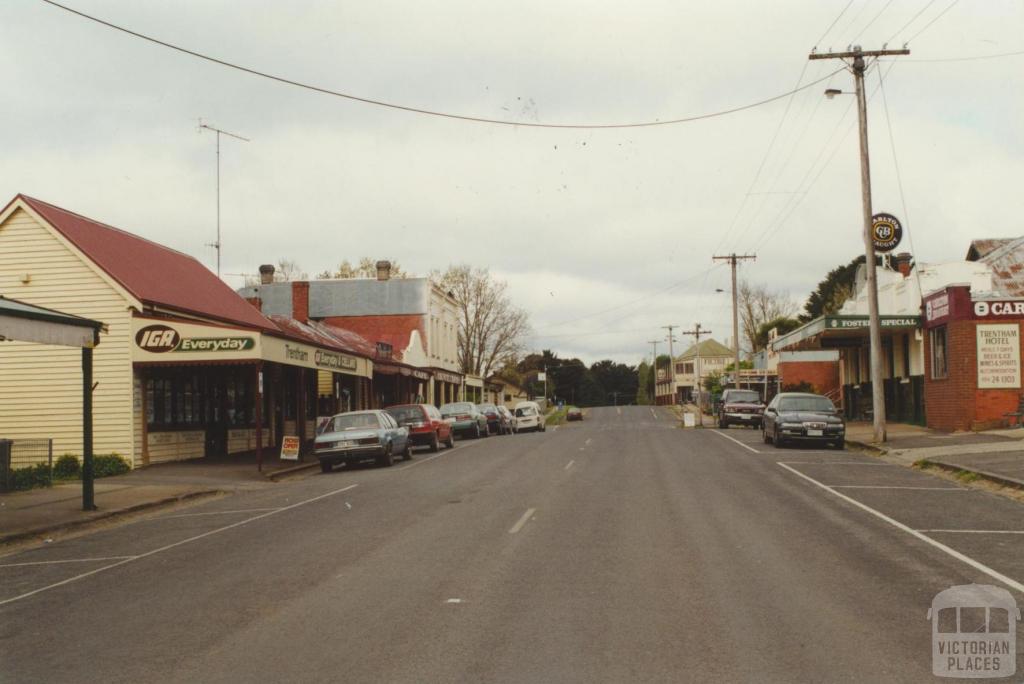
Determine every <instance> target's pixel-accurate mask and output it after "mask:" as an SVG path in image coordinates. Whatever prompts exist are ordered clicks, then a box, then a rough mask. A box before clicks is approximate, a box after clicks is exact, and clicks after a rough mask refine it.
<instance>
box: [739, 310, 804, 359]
mask: <svg viewBox="0 0 1024 684" xmlns="http://www.w3.org/2000/svg"><path fill="white" fill-rule="evenodd" d="M801 325H803V322H802V321H801V320H800V319H799V318H790V317H789V316H781V317H779V318H773V319H772V320H770V321H768V322H766V323H762V324H761V327H760V328H758V329H757V337H756V339H757V348H758V349H764V348H766V347H767V346H768V334H769V333H770V332H771V331H772V329H773V328H774V329H777V330H778V331H779V335H785V334H786V333H788V332H793V331H794V330H796V329H797V328H799V327H800V326H801ZM740 365H742V362H740Z"/></svg>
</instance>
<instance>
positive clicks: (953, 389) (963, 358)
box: [924, 320, 1024, 432]
mask: <svg viewBox="0 0 1024 684" xmlns="http://www.w3.org/2000/svg"><path fill="white" fill-rule="evenodd" d="M979 322H980V321H974V320H953V321H950V322H948V323H947V324H946V339H947V342H946V344H947V351H946V355H947V357H948V364H949V373H948V377H947V378H945V379H933V378H932V375H931V368H932V350H931V343H930V341H929V339H928V337H927V336H928V334H929V333H928V331H926V332H925V335H926V337H925V344H924V361H925V384H924V405H925V415H926V419H927V424H928V427H931V428H936V429H938V430H945V431H949V432H953V431H956V430H978V429H986V428H992V427H997V426H999V425H1001V424H1002V423H1003V414H1005V413H1010V412H1014V411H1016V410H1017V404H1018V401H1019V398H1020V394H1021V390H1020V389H981V390H980V389H978V361H977V333H976V332H975V326H976V325H977V323H979ZM1000 322H1001V323H1003V322H1005V323H1020V322H1021V321H1016V320H1014V321H1000ZM1021 356H1022V358H1024V353H1022V354H1021Z"/></svg>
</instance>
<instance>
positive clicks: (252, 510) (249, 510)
mask: <svg viewBox="0 0 1024 684" xmlns="http://www.w3.org/2000/svg"><path fill="white" fill-rule="evenodd" d="M276 510H277V508H276V507H274V508H239V509H236V510H233V511H205V512H203V513H178V514H177V515H163V516H160V517H159V518H153V519H154V520H167V519H168V518H195V517H197V516H200V515H230V514H232V513H259V512H261V511H276Z"/></svg>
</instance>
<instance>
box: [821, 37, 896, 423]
mask: <svg viewBox="0 0 1024 684" xmlns="http://www.w3.org/2000/svg"><path fill="white" fill-rule="evenodd" d="M909 54H910V50H908V49H906V48H903V49H900V50H862V49H861V47H860V46H859V45H855V46H853V49H852V50H850V51H847V52H826V53H821V54H818V53H815V52H812V53H811V54H810V55H809V56H808V59H841V60H843V61H844V62H846V63H847V64H849V65H850V70H851V71H852V72H853V80H854V83H855V85H856V87H857V119H858V121H859V123H860V194H861V207H862V210H863V214H864V226H863V232H864V236H863V237H864V254H865V256H866V257H867V262H866V263H865V264H864V265H865V266H866V268H865V270H866V271H867V286H868V323H869V329H870V337H871V416H872V422H873V423H874V429H875V442H877V443H882V442H885V441H886V429H885V387H884V385H883V382H884V381H883V380H882V324H881V319H880V318H879V315H878V275H877V273H876V271H875V243H874V242H873V241H872V239H871V216H872V209H871V163H870V160H869V158H868V105H867V98H865V96H864V71H865V70H866V69H867V65H866V64H865V63H864V58H865V57H875V58H878V57H890V56H896V55H909ZM826 94H828V95H829V97H831V96H832V95H835V94H836V93H835V92H832V93H828V92H827V91H826Z"/></svg>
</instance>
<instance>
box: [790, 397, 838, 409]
mask: <svg viewBox="0 0 1024 684" xmlns="http://www.w3.org/2000/svg"><path fill="white" fill-rule="evenodd" d="M835 410H836V409H835V407H834V406H833V405H832V402H831V401H829V400H828V398H827V397H787V398H785V399H780V400H779V412H780V413H781V412H783V411H812V412H818V413H821V412H825V413H832V412H834V411H835Z"/></svg>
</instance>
